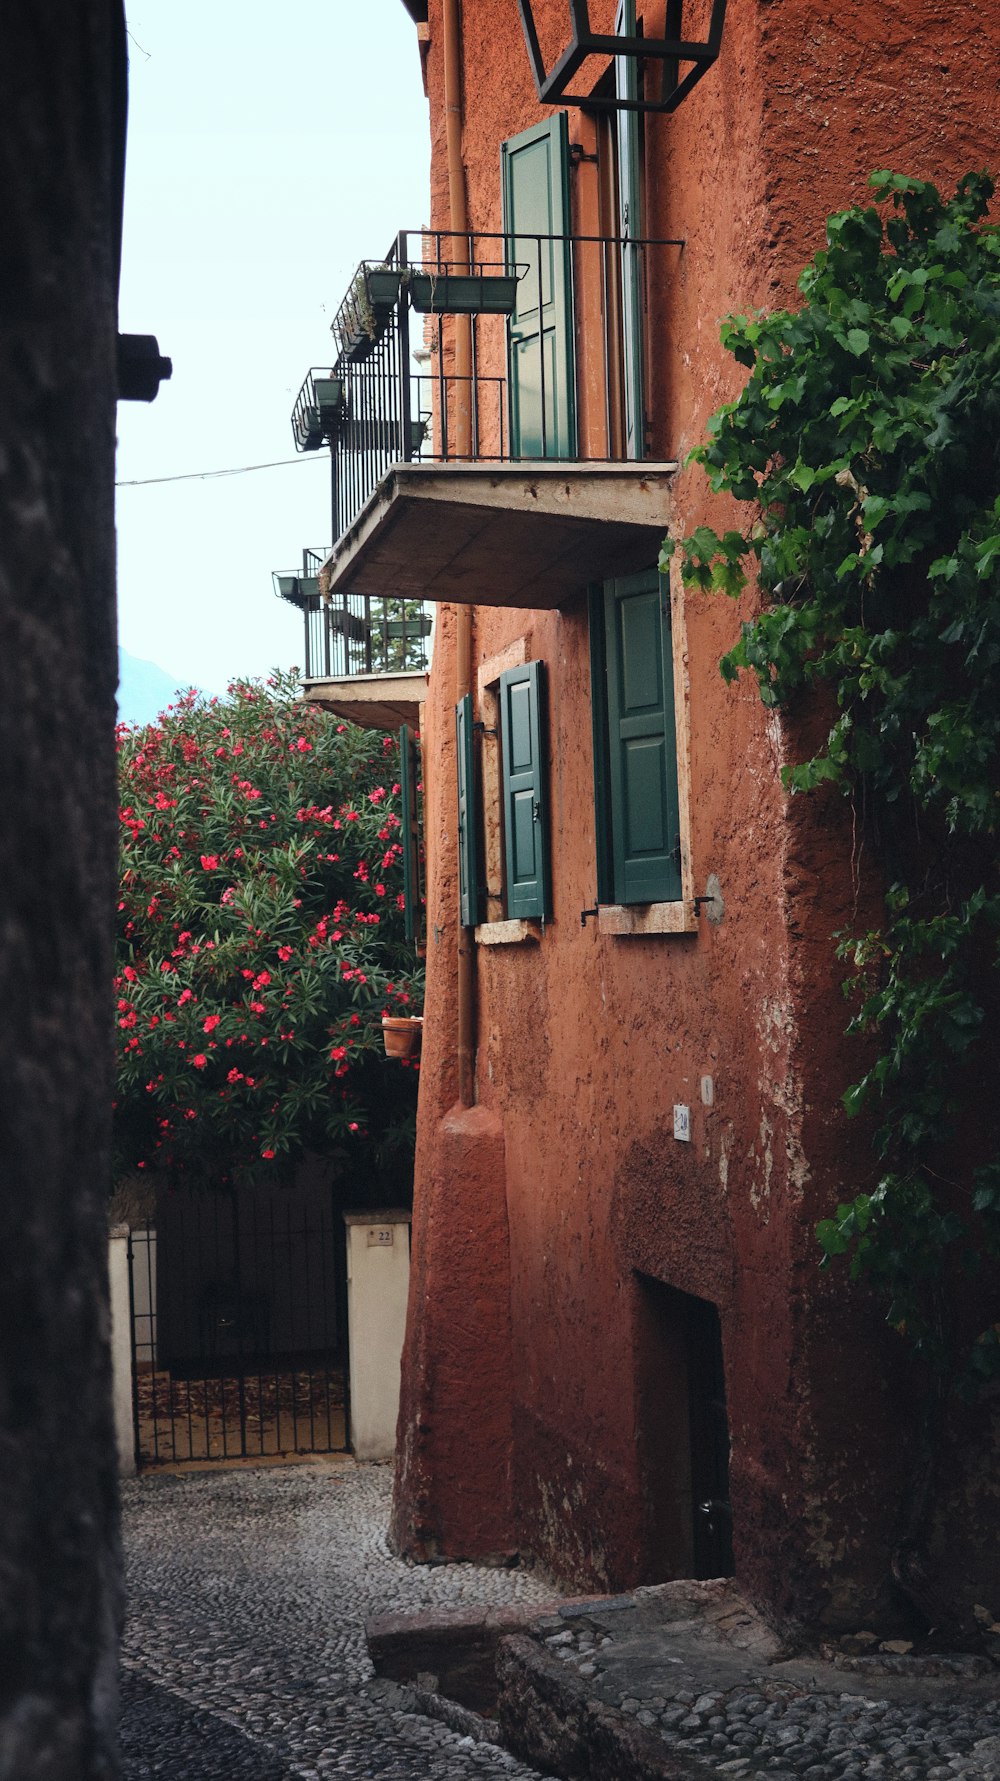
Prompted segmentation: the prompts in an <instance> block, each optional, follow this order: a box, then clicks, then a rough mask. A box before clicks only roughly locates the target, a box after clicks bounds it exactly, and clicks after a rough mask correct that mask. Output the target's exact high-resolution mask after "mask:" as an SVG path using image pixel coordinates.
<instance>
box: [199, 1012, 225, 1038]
mask: <svg viewBox="0 0 1000 1781" xmlns="http://www.w3.org/2000/svg"><path fill="white" fill-rule="evenodd" d="M221 1019H222V1016H221V1015H220V1014H209V1015H208V1016H207V1017H206V1019H205V1020H204V1021H203V1022H202V1027H201V1030H202V1032H203V1033H214V1032H215V1029H216V1027H217V1026H218V1024H219V1022H220V1020H221Z"/></svg>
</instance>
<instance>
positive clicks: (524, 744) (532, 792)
mask: <svg viewBox="0 0 1000 1781" xmlns="http://www.w3.org/2000/svg"><path fill="white" fill-rule="evenodd" d="M544 689H545V681H544V668H543V666H542V663H541V662H525V663H524V664H523V666H521V667H519V668H508V670H507V672H506V673H505V674H501V676H500V754H501V762H502V768H503V821H504V863H505V868H506V870H505V882H506V891H507V914H508V916H509V917H510V918H511V919H514V918H516V917H524V916H542V917H545V916H548V915H550V914H551V902H550V890H549V846H548V827H549V823H548V809H547V807H546V806H547V798H546V779H547V775H546V771H545V765H546V763H545V759H544V747H545V731H544Z"/></svg>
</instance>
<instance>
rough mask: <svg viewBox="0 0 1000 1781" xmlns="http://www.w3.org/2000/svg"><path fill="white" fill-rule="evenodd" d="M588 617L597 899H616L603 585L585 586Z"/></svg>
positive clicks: (608, 901) (610, 900)
mask: <svg viewBox="0 0 1000 1781" xmlns="http://www.w3.org/2000/svg"><path fill="white" fill-rule="evenodd" d="M587 604H588V617H589V620H590V718H591V727H592V731H593V743H594V834H595V837H596V840H597V901H598V903H613V902H614V901H615V873H614V859H613V856H612V851H611V798H610V777H611V763H610V758H609V750H608V657H607V649H606V646H605V639H604V588H603V587H602V586H601V584H600V583H599V582H597V583H592V584H591V586H590V587H589V588H588V589H587Z"/></svg>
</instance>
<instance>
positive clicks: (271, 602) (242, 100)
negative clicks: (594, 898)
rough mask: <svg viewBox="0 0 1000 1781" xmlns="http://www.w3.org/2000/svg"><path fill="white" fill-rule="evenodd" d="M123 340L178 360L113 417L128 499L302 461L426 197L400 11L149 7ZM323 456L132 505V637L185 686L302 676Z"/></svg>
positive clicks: (320, 534) (380, 4)
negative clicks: (342, 334) (299, 435)
mask: <svg viewBox="0 0 1000 1781" xmlns="http://www.w3.org/2000/svg"><path fill="white" fill-rule="evenodd" d="M129 32H130V38H131V41H130V45H129V55H130V101H129V138H128V163H127V181H126V197H125V239H124V249H123V264H122V286H121V306H120V326H121V328H122V331H123V332H124V333H133V334H155V335H156V336H157V338H158V339H159V342H160V350H161V352H163V353H165V354H166V355H167V356H168V357H169V358H172V359H173V362H174V374H173V378H172V380H171V382H170V383H166V384H162V385H161V387H160V393H159V395H158V396H157V398H156V401H155V402H153V403H151V404H149V405H148V406H147V405H146V404H145V403H139V402H123V403H120V404H119V408H118V434H119V446H118V472H117V474H118V480H119V482H123V481H128V480H133V479H139V478H144V477H159V476H176V475H179V474H181V473H184V472H187V471H193V470H215V469H227V468H229V467H231V466H236V465H242V464H258V463H267V462H270V461H271V460H273V459H278V458H293V457H295V455H296V454H295V452H294V448H293V445H292V434H291V427H290V424H289V416H290V414H291V409H292V404H293V402H294V400H295V396H296V394H297V393H298V390H299V387H300V385H301V383H302V380H303V377H304V376H305V373H306V371H307V370H308V369H309V367H310V366H311V365H323V364H324V362H326V363H327V364H328V363H329V361H330V354H331V350H332V342H331V339H330V334H329V325H330V322H331V320H332V319H333V315H334V313H335V311H336V309H337V307H338V305H339V302H340V299H341V297H342V296H343V294H344V292H345V290H346V289H347V285H348V283H349V280H350V277H351V274H352V272H353V270H354V268H355V266H356V265H357V263H358V261H359V260H361V259H370V258H381V257H382V255H383V254H384V253H385V251H386V249H387V248H388V246H389V243H390V241H391V240H392V238H393V236H394V235H395V233H396V231H397V230H398V229H400V228H404V227H406V228H419V226H420V225H421V223H422V222H424V221H425V220H426V216H427V211H428V208H429V200H428V184H427V181H428V126H427V104H426V100H425V99H424V96H423V90H422V87H421V81H420V62H419V56H418V51H417V41H416V30H415V27H414V25H413V22H412V20H411V19H410V17H409V15H408V13H407V12H406V10H405V8H404V7H403V5H402V4H401V0H284V4H283V5H281V6H273V5H268V6H264V5H263V4H257V5H256V6H255V5H253V4H252V0H251V4H249V5H248V4H246V0H243V3H242V4H237V3H236V0H132V3H131V4H130V6H129ZM329 464H330V460H329V453H328V452H327V451H326V450H325V449H324V450H323V451H319V452H314V453H310V454H307V455H305V456H303V457H299V458H297V460H296V462H295V463H294V464H292V465H289V466H288V467H286V468H283V469H275V470H260V471H257V472H255V473H254V474H252V475H247V476H234V477H227V478H220V479H217V480H208V481H197V482H168V483H162V484H158V485H154V486H151V487H146V488H119V490H118V611H119V639H120V642H121V643H122V645H123V646H124V648H125V649H127V650H128V651H129V653H130V654H131V655H135V656H139V657H141V658H143V659H145V660H148V661H155V662H157V663H158V664H159V665H160V666H161V667H162V668H164V669H166V670H167V671H168V672H169V673H170V674H171V676H174V677H175V678H176V680H177V683H178V684H179V685H190V684H195V685H198V686H200V687H202V689H203V690H204V691H206V692H221V691H222V690H223V689H224V687H225V684H226V681H227V680H228V679H229V678H230V677H231V676H232V675H233V674H266V673H267V671H268V669H270V668H272V667H274V666H282V667H289V666H291V665H292V664H293V663H296V664H301V661H302V643H301V636H302V631H301V619H300V617H299V614H298V613H297V612H296V611H295V610H294V609H293V608H292V607H290V606H287V605H286V604H285V603H284V602H283V601H279V600H277V599H275V598H274V596H273V593H272V588H271V571H272V569H294V568H295V567H296V566H297V565H298V564H299V563H300V562H301V553H302V548H303V546H304V545H328V544H329V543H330V542H331V539H330V530H331V519H330V484H329Z"/></svg>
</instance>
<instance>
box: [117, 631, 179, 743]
mask: <svg viewBox="0 0 1000 1781" xmlns="http://www.w3.org/2000/svg"><path fill="white" fill-rule="evenodd" d="M187 684H189V683H188V682H185V681H184V680H181V679H177V678H175V677H174V675H172V674H168V673H167V671H166V669H165V668H159V667H157V665H156V663H155V662H143V661H140V660H139V658H138V656H130V655H129V653H128V650H126V649H121V648H119V651H118V722H119V723H123V724H151V723H155V721H156V719H157V718H158V717H159V715H160V712H161V711H165V710H166V708H167V706H168V705H172V704H173V702H174V700H175V699H176V697H177V691H178V688H179V687H183V686H185V685H187Z"/></svg>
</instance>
